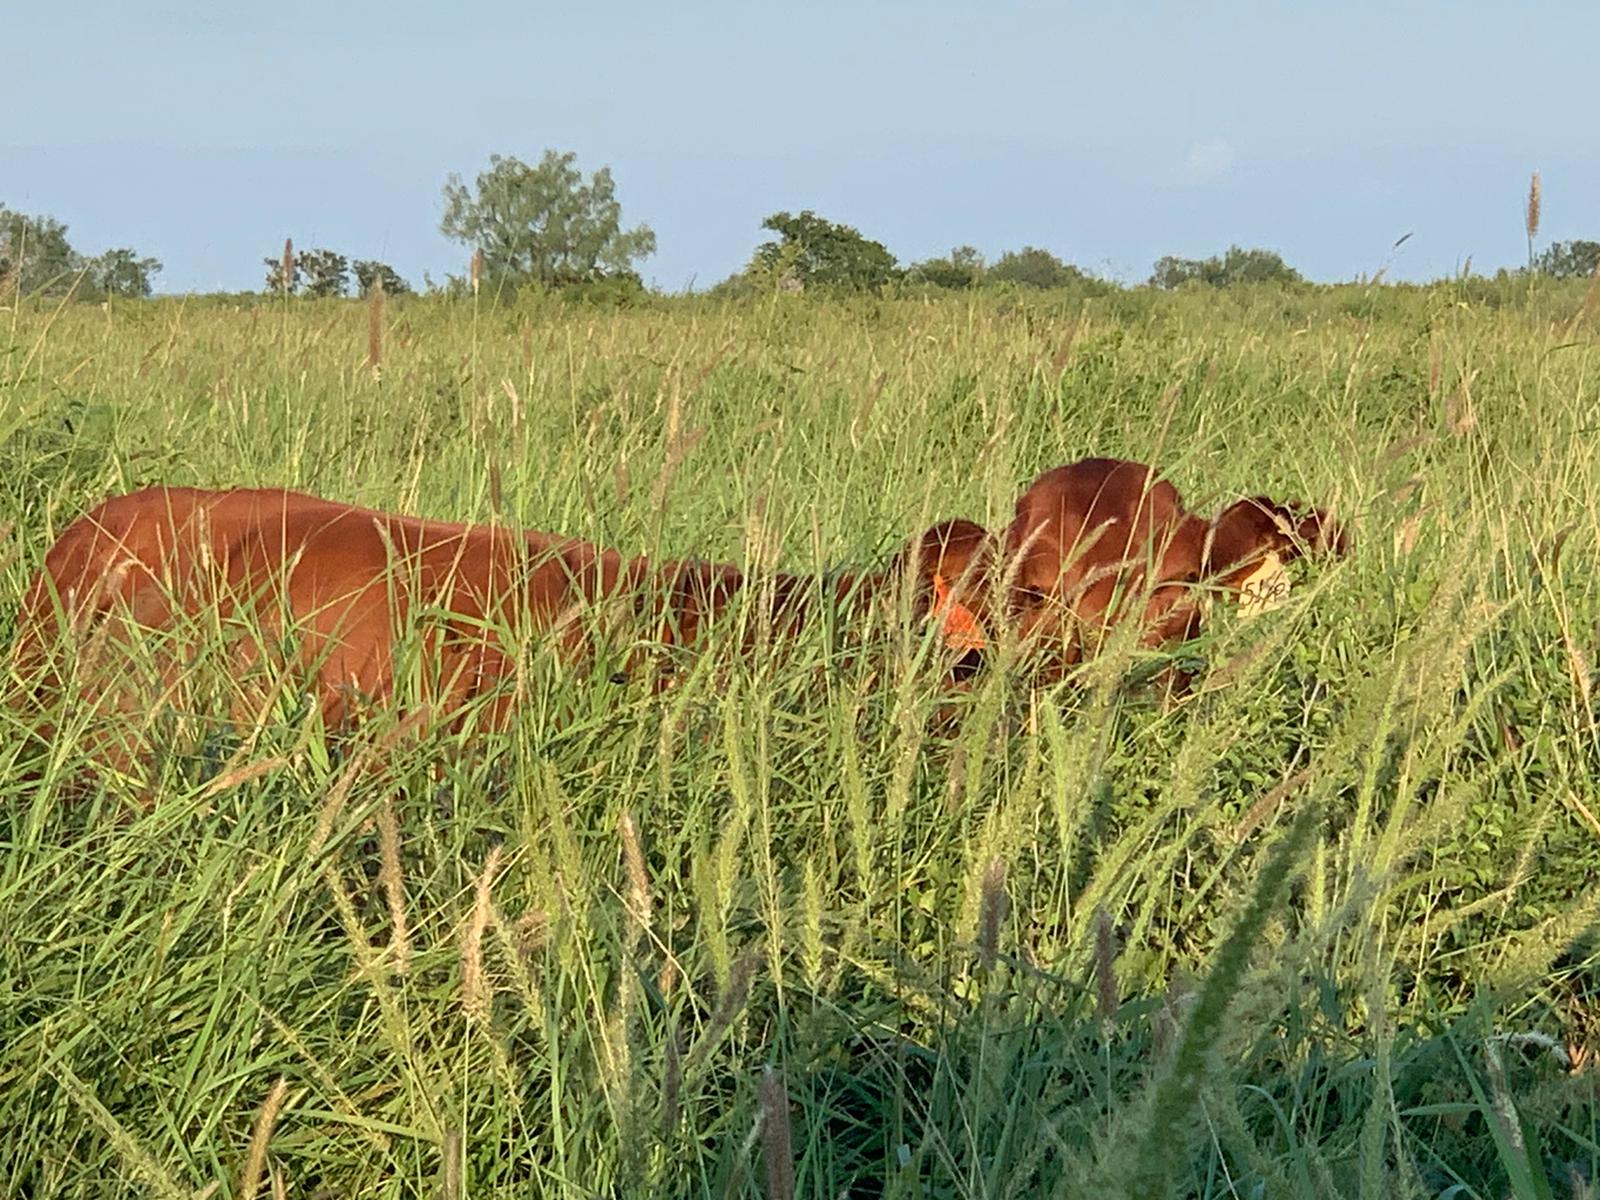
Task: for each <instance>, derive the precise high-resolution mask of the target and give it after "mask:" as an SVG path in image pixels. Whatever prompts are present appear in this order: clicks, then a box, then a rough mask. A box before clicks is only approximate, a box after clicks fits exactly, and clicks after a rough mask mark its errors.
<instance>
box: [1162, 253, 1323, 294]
mask: <svg viewBox="0 0 1600 1200" xmlns="http://www.w3.org/2000/svg"><path fill="white" fill-rule="evenodd" d="M1150 282H1151V283H1152V284H1154V285H1155V286H1156V287H1158V288H1166V289H1168V290H1170V289H1172V288H1178V287H1182V286H1183V285H1184V284H1186V283H1202V284H1206V285H1209V286H1210V287H1232V286H1233V285H1234V284H1239V283H1301V282H1303V277H1302V276H1301V274H1300V272H1299V271H1296V270H1295V269H1294V268H1293V267H1291V266H1289V264H1287V263H1286V262H1284V261H1283V258H1282V256H1281V255H1279V254H1277V253H1275V252H1273V251H1271V250H1243V249H1240V248H1239V247H1238V246H1229V247H1228V251H1227V253H1226V254H1223V255H1221V256H1218V255H1212V256H1211V257H1210V258H1178V257H1176V256H1174V255H1170V254H1169V255H1167V256H1166V257H1165V258H1162V259H1160V260H1158V261H1157V263H1156V265H1155V270H1154V271H1153V272H1152V273H1151V275H1150Z"/></svg>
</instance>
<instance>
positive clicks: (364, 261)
mask: <svg viewBox="0 0 1600 1200" xmlns="http://www.w3.org/2000/svg"><path fill="white" fill-rule="evenodd" d="M350 269H351V270H352V271H354V272H355V276H356V291H357V292H359V293H360V294H361V295H363V296H365V295H366V294H367V293H368V292H370V291H372V289H373V288H374V287H377V286H380V285H381V286H382V288H383V294H384V295H386V296H402V295H404V294H406V293H407V292H409V291H410V290H411V285H410V284H408V283H407V282H406V281H405V280H404V279H401V278H400V274H399V272H398V271H396V270H395V269H394V268H393V267H391V266H390V265H389V264H388V263H382V262H378V261H376V260H375V259H369V258H358V259H356V261H355V262H353V263H351V264H350Z"/></svg>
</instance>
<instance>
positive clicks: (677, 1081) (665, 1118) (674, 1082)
mask: <svg viewBox="0 0 1600 1200" xmlns="http://www.w3.org/2000/svg"><path fill="white" fill-rule="evenodd" d="M667 1024H668V1030H669V1032H668V1034H667V1048H666V1051H665V1053H664V1056H663V1062H662V1064H661V1127H662V1129H663V1130H665V1131H666V1132H668V1133H670V1132H671V1131H672V1130H674V1129H676V1128H677V1127H678V1097H679V1096H680V1095H682V1093H683V1034H682V1032H681V1031H680V1030H679V1029H678V1023H677V1021H675V1020H673V1019H672V1018H671V1017H668V1018H667Z"/></svg>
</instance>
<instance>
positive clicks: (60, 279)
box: [0, 205, 85, 296]
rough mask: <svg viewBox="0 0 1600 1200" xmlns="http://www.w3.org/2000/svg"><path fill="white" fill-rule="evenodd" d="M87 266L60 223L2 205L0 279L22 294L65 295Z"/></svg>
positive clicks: (0, 219) (0, 214) (65, 228)
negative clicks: (3, 279) (8, 282)
mask: <svg viewBox="0 0 1600 1200" xmlns="http://www.w3.org/2000/svg"><path fill="white" fill-rule="evenodd" d="M84 265H85V264H84V260H83V257H82V255H80V254H79V253H78V252H77V251H76V250H74V249H73V248H72V243H71V242H69V241H67V227H66V226H65V225H63V224H62V223H61V222H60V221H57V220H56V219H55V218H54V217H30V216H28V215H27V214H26V213H19V212H13V211H12V210H11V209H9V208H6V207H5V206H4V205H0V278H5V279H7V280H9V281H10V285H9V286H14V287H15V288H16V290H17V292H18V294H20V295H35V294H38V295H46V296H58V295H62V294H64V293H66V292H68V291H70V290H72V288H73V287H74V286H75V285H76V284H77V283H78V277H79V275H80V274H81V273H82V271H83V269H84Z"/></svg>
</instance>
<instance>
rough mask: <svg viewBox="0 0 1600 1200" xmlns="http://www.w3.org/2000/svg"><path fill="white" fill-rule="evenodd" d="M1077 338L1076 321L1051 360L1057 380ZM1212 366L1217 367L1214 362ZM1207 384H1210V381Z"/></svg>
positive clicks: (1069, 328)
mask: <svg viewBox="0 0 1600 1200" xmlns="http://www.w3.org/2000/svg"><path fill="white" fill-rule="evenodd" d="M1077 338H1078V322H1076V321H1074V322H1073V323H1072V324H1070V325H1068V326H1067V332H1066V336H1065V337H1063V338H1062V339H1061V345H1060V347H1058V348H1057V350H1056V352H1055V354H1054V355H1052V356H1051V358H1050V372H1051V374H1053V375H1054V376H1055V377H1056V378H1057V379H1060V378H1061V372H1062V371H1064V370H1066V366H1067V362H1068V361H1069V360H1070V359H1071V358H1072V343H1073V342H1075V341H1076V340H1077ZM1212 366H1213V367H1215V366H1216V363H1215V362H1214V361H1213V363H1212ZM1207 382H1208V383H1209V380H1208V381H1207Z"/></svg>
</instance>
